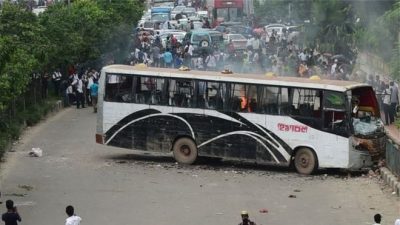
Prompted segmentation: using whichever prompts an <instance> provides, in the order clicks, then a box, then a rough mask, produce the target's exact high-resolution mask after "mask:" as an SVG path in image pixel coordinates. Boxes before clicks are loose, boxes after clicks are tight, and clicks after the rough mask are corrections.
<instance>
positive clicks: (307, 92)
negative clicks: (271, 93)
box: [290, 88, 321, 118]
mask: <svg viewBox="0 0 400 225" xmlns="http://www.w3.org/2000/svg"><path fill="white" fill-rule="evenodd" d="M320 96H321V91H317V90H311V89H302V88H292V91H291V100H292V105H293V107H292V110H291V112H290V113H291V115H294V116H301V117H311V118H316V117H321V111H320V109H321V98H320Z"/></svg>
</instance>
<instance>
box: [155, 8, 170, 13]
mask: <svg viewBox="0 0 400 225" xmlns="http://www.w3.org/2000/svg"><path fill="white" fill-rule="evenodd" d="M170 12H171V9H170V8H166V7H153V8H152V9H151V13H170Z"/></svg>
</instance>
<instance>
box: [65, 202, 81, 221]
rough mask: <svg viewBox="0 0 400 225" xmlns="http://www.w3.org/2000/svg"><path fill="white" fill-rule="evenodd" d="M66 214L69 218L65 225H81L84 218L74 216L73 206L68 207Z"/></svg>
mask: <svg viewBox="0 0 400 225" xmlns="http://www.w3.org/2000/svg"><path fill="white" fill-rule="evenodd" d="M65 212H66V213H67V215H68V218H67V219H66V220H65V225H79V224H80V223H81V221H82V218H80V217H79V216H77V215H75V214H74V207H73V206H72V205H69V206H67V208H65Z"/></svg>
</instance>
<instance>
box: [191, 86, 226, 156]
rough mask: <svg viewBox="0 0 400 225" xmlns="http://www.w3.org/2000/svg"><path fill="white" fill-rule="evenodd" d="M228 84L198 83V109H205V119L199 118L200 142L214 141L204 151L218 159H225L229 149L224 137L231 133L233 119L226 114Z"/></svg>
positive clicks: (196, 89)
mask: <svg viewBox="0 0 400 225" xmlns="http://www.w3.org/2000/svg"><path fill="white" fill-rule="evenodd" d="M226 86H227V84H226V83H222V82H215V81H206V80H199V81H196V88H195V93H196V103H197V107H198V108H201V109H203V117H202V118H198V120H197V121H196V122H198V123H199V124H198V127H199V129H198V130H199V132H198V139H199V142H203V141H207V140H212V139H214V140H213V141H212V142H210V143H209V144H208V145H207V146H206V148H205V150H204V151H206V154H208V155H211V156H216V157H225V156H226V150H227V147H228V144H229V143H228V142H229V141H228V142H227V140H228V139H229V138H230V137H229V136H227V137H226V138H224V137H223V136H224V135H225V134H227V133H229V132H231V117H229V116H228V115H226V114H225V109H226V104H227V103H226V91H227V87H226Z"/></svg>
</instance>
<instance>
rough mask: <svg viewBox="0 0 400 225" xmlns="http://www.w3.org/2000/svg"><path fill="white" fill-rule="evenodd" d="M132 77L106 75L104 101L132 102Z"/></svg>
mask: <svg viewBox="0 0 400 225" xmlns="http://www.w3.org/2000/svg"><path fill="white" fill-rule="evenodd" d="M133 86H134V85H133V77H132V76H124V75H117V74H107V77H106V90H105V95H104V100H105V101H109V102H132V88H133Z"/></svg>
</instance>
